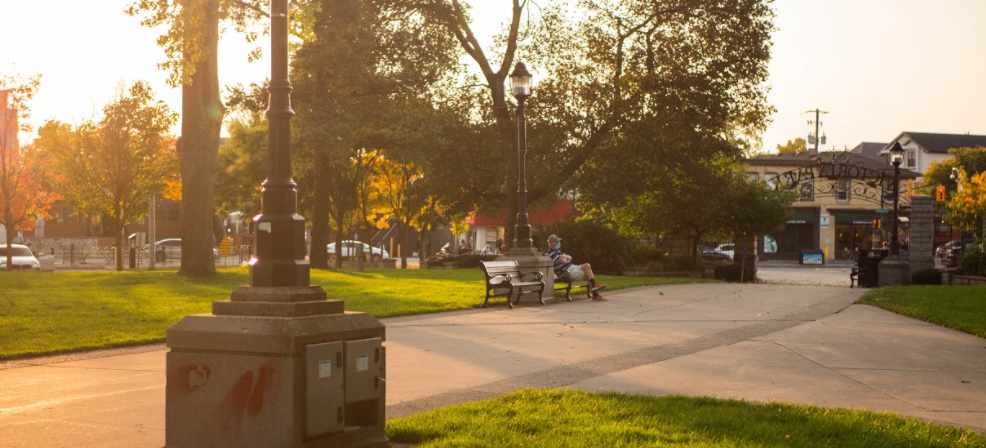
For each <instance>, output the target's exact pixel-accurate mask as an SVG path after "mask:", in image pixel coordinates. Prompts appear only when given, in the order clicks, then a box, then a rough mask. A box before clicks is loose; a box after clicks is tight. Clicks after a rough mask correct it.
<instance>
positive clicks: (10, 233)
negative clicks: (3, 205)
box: [4, 206, 14, 271]
mask: <svg viewBox="0 0 986 448" xmlns="http://www.w3.org/2000/svg"><path fill="white" fill-rule="evenodd" d="M4 218H6V219H5V220H4V229H5V231H6V233H7V270H8V271H12V270H14V264H13V263H14V252H13V250H11V246H12V245H13V244H14V222H13V221H14V213H13V212H12V211H11V210H10V207H9V206H8V207H7V212H6V213H5V216H4Z"/></svg>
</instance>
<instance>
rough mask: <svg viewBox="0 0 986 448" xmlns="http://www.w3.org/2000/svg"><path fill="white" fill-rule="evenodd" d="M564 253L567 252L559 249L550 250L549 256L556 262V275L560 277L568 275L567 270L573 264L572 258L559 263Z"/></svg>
mask: <svg viewBox="0 0 986 448" xmlns="http://www.w3.org/2000/svg"><path fill="white" fill-rule="evenodd" d="M562 255H565V252H562V251H560V250H558V249H551V250H550V251H548V256H549V257H551V261H553V262H554V263H555V275H556V276H558V277H563V276H565V275H567V274H566V271H567V270H568V267H569V266H571V265H572V261H571V260H565V261H563V262H561V263H559V262H558V258H559V257H561V256H562Z"/></svg>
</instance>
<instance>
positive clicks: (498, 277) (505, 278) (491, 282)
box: [487, 274, 514, 284]
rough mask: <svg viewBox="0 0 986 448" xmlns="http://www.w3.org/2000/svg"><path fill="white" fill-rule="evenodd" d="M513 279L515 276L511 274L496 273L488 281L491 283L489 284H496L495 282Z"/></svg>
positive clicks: (505, 281) (507, 281) (506, 281)
mask: <svg viewBox="0 0 986 448" xmlns="http://www.w3.org/2000/svg"><path fill="white" fill-rule="evenodd" d="M497 279H503V281H502V282H497V281H496V280H497ZM513 279H514V277H513V276H512V275H510V274H497V275H494V276H492V277H490V279H489V281H487V283H489V284H494V283H495V284H500V283H510V282H511V281H512V280H513Z"/></svg>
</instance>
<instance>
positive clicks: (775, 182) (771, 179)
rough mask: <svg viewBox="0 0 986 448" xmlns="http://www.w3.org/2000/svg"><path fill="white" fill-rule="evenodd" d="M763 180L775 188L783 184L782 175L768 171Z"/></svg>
mask: <svg viewBox="0 0 986 448" xmlns="http://www.w3.org/2000/svg"><path fill="white" fill-rule="evenodd" d="M763 180H764V182H767V185H770V187H771V188H773V189H775V190H776V189H777V188H778V187H779V186H780V185H781V177H780V175H778V174H777V173H766V174H764V176H763Z"/></svg>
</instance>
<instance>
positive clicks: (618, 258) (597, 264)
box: [532, 220, 634, 274]
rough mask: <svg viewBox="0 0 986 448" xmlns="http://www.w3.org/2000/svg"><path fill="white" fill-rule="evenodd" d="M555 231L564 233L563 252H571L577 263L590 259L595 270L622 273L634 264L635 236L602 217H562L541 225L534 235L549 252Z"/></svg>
mask: <svg viewBox="0 0 986 448" xmlns="http://www.w3.org/2000/svg"><path fill="white" fill-rule="evenodd" d="M551 234H556V235H558V236H559V237H561V239H562V252H565V253H566V254H568V255H571V256H572V262H573V263H575V264H576V265H579V264H585V263H589V264H591V265H592V270H593V272H599V273H607V274H618V273H621V272H623V271H624V270H626V268H628V267H630V266H632V265H633V246H634V242H633V240H632V239H631V238H630V237H627V236H624V235H620V234H619V233H617V232H616V230H613V229H612V228H611V227H609V226H606V225H604V224H602V223H600V222H598V221H594V220H576V221H562V222H560V223H557V224H555V225H552V226H538V227H536V228H535V229H534V231H533V235H532V238H533V239H534V246H535V247H537V248H538V249H539V250H540V251H542V252H547V251H548V236H549V235H551Z"/></svg>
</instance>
